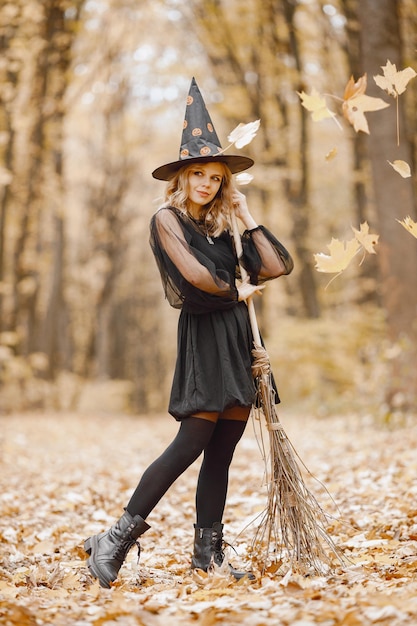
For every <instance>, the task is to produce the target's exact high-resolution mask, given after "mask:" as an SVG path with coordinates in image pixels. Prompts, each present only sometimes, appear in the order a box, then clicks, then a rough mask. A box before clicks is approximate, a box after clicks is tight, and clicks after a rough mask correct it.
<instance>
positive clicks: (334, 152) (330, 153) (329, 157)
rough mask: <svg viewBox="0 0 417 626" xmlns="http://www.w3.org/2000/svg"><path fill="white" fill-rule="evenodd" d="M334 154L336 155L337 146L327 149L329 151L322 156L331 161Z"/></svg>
mask: <svg viewBox="0 0 417 626" xmlns="http://www.w3.org/2000/svg"><path fill="white" fill-rule="evenodd" d="M336 155H337V148H332V149H331V150H329V152H328V153H327V154H326V156H325V157H324V158H325V159H326V161H333V159H334V158H335V157H336Z"/></svg>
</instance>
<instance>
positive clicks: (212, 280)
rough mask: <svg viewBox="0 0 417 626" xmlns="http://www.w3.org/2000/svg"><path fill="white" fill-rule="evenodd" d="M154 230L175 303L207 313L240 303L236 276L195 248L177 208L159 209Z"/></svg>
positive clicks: (168, 292)
mask: <svg viewBox="0 0 417 626" xmlns="http://www.w3.org/2000/svg"><path fill="white" fill-rule="evenodd" d="M150 229H151V234H150V244H151V247H152V251H153V253H154V255H155V258H156V261H157V264H158V268H159V271H160V274H161V279H162V284H163V286H164V291H165V295H166V298H167V300H168V302H169V303H170V305H171V306H173V307H175V308H181V307H182V306H185V305H186V306H187V310H188V311H191V312H196V313H203V312H206V311H212V310H216V309H222V308H223V309H224V308H231V307H232V306H235V305H236V304H237V301H238V291H237V289H236V285H235V276H232V275H231V274H229V273H228V272H227V271H225V270H222V269H217V268H216V266H215V264H214V263H213V261H211V260H210V259H209V258H208V257H207V256H206V255H205V254H204V253H202V252H201V251H200V250H198V249H196V248H195V247H193V245H192V243H191V235H190V233H188V232H187V230H186V229H185V228H184V224H183V223H182V221H181V220H180V219H179V216H178V215H177V213H176V212H175V211H174V210H173V209H171V208H169V207H167V208H162V209H159V211H157V213H155V215H154V216H153V217H152V219H151V225H150Z"/></svg>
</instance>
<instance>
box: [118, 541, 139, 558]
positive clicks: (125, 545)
mask: <svg viewBox="0 0 417 626" xmlns="http://www.w3.org/2000/svg"><path fill="white" fill-rule="evenodd" d="M135 544H136V546H137V547H138V558H139V553H140V546H139V542H138V541H136V540H135V539H131V538H129V537H126V538H125V539H122V540H121V541H120V542H119V544H118V545H117V547H116V549H115V551H114V554H113V558H114V559H116V560H117V561H121V562H122V563H123V561H124V560H125V558H126V555H127V553H128V552H129V550H130V548H131V547H132V546H134V545H135Z"/></svg>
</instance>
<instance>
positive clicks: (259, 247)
mask: <svg viewBox="0 0 417 626" xmlns="http://www.w3.org/2000/svg"><path fill="white" fill-rule="evenodd" d="M233 209H234V211H235V214H236V216H237V217H238V218H239V219H240V220H241V222H242V223H243V225H244V226H245V228H246V231H245V232H244V233H243V236H242V244H243V248H244V257H243V259H242V262H243V264H244V265H245V267H246V269H247V271H248V272H249V274H250V275H251V280H252V282H254V281H253V279H254V275H255V274H256V275H257V279H256V282H257V281H258V279H261V280H262V279H263V280H270V279H272V278H278V277H279V276H282V275H283V274H289V273H290V272H291V271H292V269H293V267H294V263H293V260H292V258H291V256H290V254H289V253H288V251H287V250H286V249H285V248H284V246H283V245H282V244H281V243H280V242H279V241H278V239H276V238H275V237H274V236H273V235H272V233H270V232H269V231H268V230H267V229H266V228H265V227H264V226H258V224H257V222H256V221H255V219H254V218H253V217H252V215H251V213H250V212H249V208H248V204H247V201H246V197H245V196H244V194H243V193H241V192H240V191H238V190H235V192H234V194H233ZM253 246H254V247H255V250H253V249H251V248H253Z"/></svg>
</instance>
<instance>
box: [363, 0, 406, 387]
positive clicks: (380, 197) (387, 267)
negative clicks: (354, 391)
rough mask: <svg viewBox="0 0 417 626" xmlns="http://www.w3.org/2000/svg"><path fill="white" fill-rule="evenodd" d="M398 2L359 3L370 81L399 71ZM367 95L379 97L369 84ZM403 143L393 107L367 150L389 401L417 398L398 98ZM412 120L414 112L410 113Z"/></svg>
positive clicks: (375, 125)
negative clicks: (387, 70)
mask: <svg viewBox="0 0 417 626" xmlns="http://www.w3.org/2000/svg"><path fill="white" fill-rule="evenodd" d="M399 8H400V2H398V1H397V0H362V1H361V2H359V3H358V7H357V9H358V16H359V22H360V32H361V38H360V43H361V54H362V61H363V67H364V70H365V71H366V72H367V74H368V76H369V77H370V78H371V77H372V76H374V75H376V74H381V66H382V65H385V64H386V62H387V59H388V60H390V61H391V63H394V64H395V65H396V66H397V69H401V68H403V54H402V36H401V29H400V16H399ZM369 94H370V95H378V96H379V97H380V96H381V91H380V90H379V89H378V88H377V87H376V85H375V83H374V81H373V80H369ZM398 105H399V125H400V133H401V139H400V144H399V145H397V122H396V107H395V103H394V102H392V106H390V107H389V108H387V109H385V110H384V111H382V112H381V115H380V117H379V118H378V121H376V120H373V119H371V120H370V122H369V126H370V135H369V140H368V149H369V155H370V160H371V168H372V178H373V193H374V198H375V210H376V214H377V217H378V222H379V224H378V228H379V232H380V236H381V237H380V241H381V244H380V250H379V254H378V257H379V262H380V276H381V283H380V289H381V297H382V302H383V306H384V309H385V311H386V314H387V322H388V327H389V332H390V338H391V340H392V341H394V342H396V343H398V346H399V347H400V351H399V353H398V356H397V358H395V359H393V370H392V381H391V385H390V390H389V394H388V395H389V398H391V397H392V396H395V395H396V393H397V391H401V392H402V393H403V394H406V396H414V397H416V395H417V378H416V368H415V362H416V345H417V327H416V320H417V274H416V267H417V246H416V241H415V239H413V238H412V237H410V236H409V235H408V234H407V233H406V231H405V230H404V229H403V228H402V227H401V226H400V225H399V224H398V223H397V222H396V220H400V219H403V218H404V217H405V216H407V215H410V216H411V217H412V218H413V219H416V216H417V213H416V204H415V195H414V188H413V182H412V179H411V178H408V179H404V178H401V177H400V176H399V175H398V174H397V173H396V172H394V170H392V169H391V168H390V166H389V165H388V163H387V160H388V161H394V160H395V159H400V160H404V161H406V162H411V161H412V150H411V147H410V144H409V142H408V140H407V134H406V132H404V129H406V127H407V122H406V116H405V111H404V107H403V99H402V98H399V100H398ZM413 115H414V112H413Z"/></svg>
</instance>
